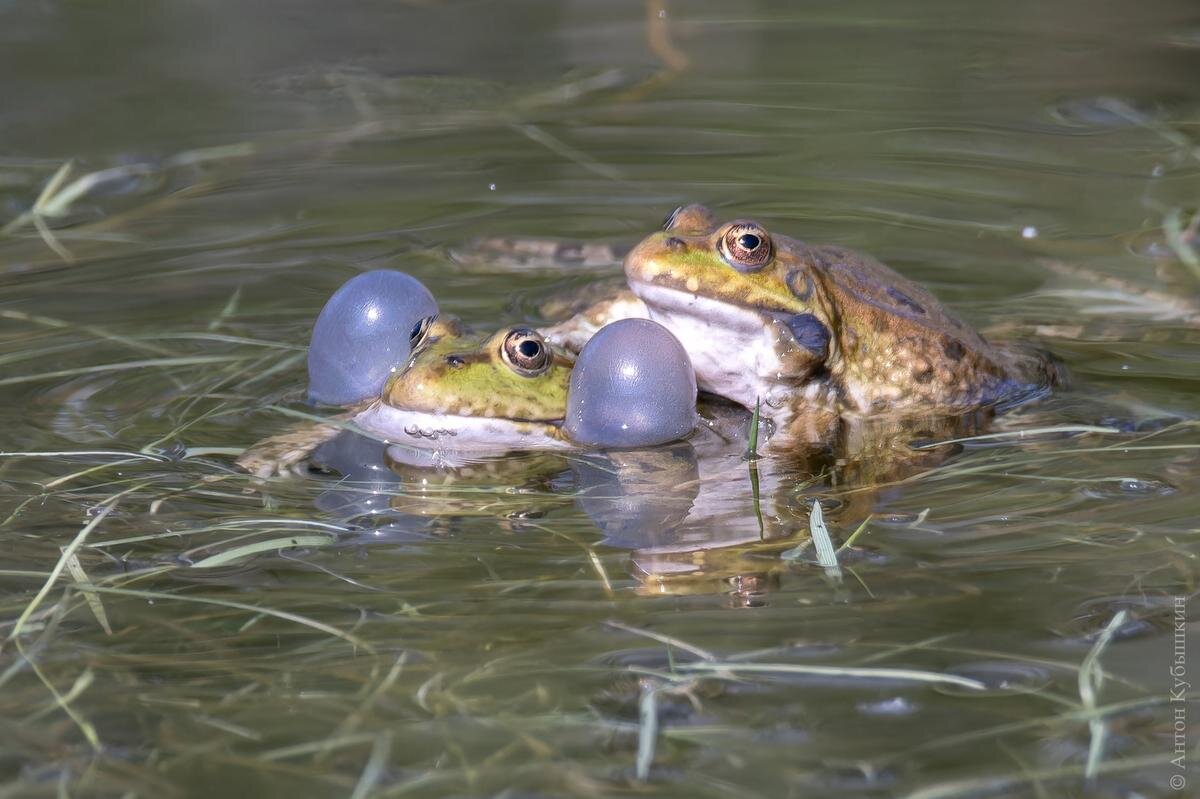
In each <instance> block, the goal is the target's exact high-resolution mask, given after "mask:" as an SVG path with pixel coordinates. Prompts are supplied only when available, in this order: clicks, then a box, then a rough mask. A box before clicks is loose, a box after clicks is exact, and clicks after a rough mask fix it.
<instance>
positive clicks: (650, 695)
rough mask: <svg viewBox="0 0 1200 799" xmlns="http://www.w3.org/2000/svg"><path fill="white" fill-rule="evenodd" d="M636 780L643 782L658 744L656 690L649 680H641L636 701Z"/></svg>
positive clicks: (648, 773)
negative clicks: (637, 722) (640, 688)
mask: <svg viewBox="0 0 1200 799" xmlns="http://www.w3.org/2000/svg"><path fill="white" fill-rule="evenodd" d="M638 721H639V722H640V723H639V724H638V751H637V767H636V773H637V778H638V780H639V781H640V782H645V781H646V779H647V778H648V777H649V776H650V766H651V765H652V764H653V763H654V750H655V747H656V746H657V744H658V689H657V688H656V687H655V686H654V684H653V683H652V682H651V681H650V680H649V679H643V680H642V696H641V699H639V700H638Z"/></svg>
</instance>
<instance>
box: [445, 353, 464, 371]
mask: <svg viewBox="0 0 1200 799" xmlns="http://www.w3.org/2000/svg"><path fill="white" fill-rule="evenodd" d="M446 363H447V364H448V365H450V366H451V367H453V368H455V369H458V368H460V367H462V365H463V364H465V363H466V361H464V360H463V359H462V358H460V357H458V356H457V355H447V356H446Z"/></svg>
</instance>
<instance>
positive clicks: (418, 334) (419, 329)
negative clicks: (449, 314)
mask: <svg viewBox="0 0 1200 799" xmlns="http://www.w3.org/2000/svg"><path fill="white" fill-rule="evenodd" d="M434 319H437V315H436V314H435V315H433V316H426V317H425V318H423V319H421V320H420V321H418V322H417V323H416V324H415V325H413V328H412V331H411V332H410V333H409V334H408V347H409V349H410V350H415V349H416V348H417V347H419V346H421V344H423V343H424V341H425V337H426V336H427V335H429V327H430V325H432V324H433V320H434Z"/></svg>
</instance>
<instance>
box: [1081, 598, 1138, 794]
mask: <svg viewBox="0 0 1200 799" xmlns="http://www.w3.org/2000/svg"><path fill="white" fill-rule="evenodd" d="M1128 615H1129V613H1128V611H1125V610H1122V611H1120V612H1118V613H1117V614H1116V615H1114V616H1113V617H1112V619H1111V620H1109V622H1108V624H1107V625H1106V626H1105V627H1104V629H1103V630H1101V631H1100V635H1099V636H1097V637H1096V643H1095V644H1094V645H1093V646H1092V648H1091V651H1089V652H1088V653H1087V656H1086V657H1084V659H1083V663H1082V664H1080V667H1079V699H1080V701H1081V702H1082V703H1083V707H1084V710H1086V711H1087V712H1088V714H1089V717H1088V732H1089V733H1090V734H1091V741H1090V743H1089V745H1088V758H1087V766H1086V768H1084V772H1083V773H1084V777H1086V778H1087V779H1089V780H1091V779H1094V778H1095V776H1096V775H1097V774H1098V773H1099V769H1100V764H1101V761H1102V759H1103V757H1104V745H1105V742H1106V740H1107V738H1108V725H1107V724H1106V723H1105V721H1104V716H1103V715H1102V714H1100V713H1098V712H1097V711H1096V697H1097V695H1098V694H1099V692H1100V689H1101V687H1103V685H1104V671H1103V670H1102V669H1101V668H1100V655H1101V654H1103V652H1104V650H1105V649H1106V648H1107V647H1108V645H1109V644H1110V643H1111V642H1112V639H1113V636H1115V635H1116V634H1117V630H1119V629H1121V625H1122V624H1124V623H1125V619H1126V617H1127V616H1128Z"/></svg>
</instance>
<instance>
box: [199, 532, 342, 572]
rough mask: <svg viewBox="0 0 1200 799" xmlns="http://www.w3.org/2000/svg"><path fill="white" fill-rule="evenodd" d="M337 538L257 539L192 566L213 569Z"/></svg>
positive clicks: (323, 543) (293, 537) (294, 537)
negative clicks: (257, 556)
mask: <svg viewBox="0 0 1200 799" xmlns="http://www.w3.org/2000/svg"><path fill="white" fill-rule="evenodd" d="M335 540H337V539H335V538H334V537H333V536H331V535H296V536H291V537H289V538H271V539H269V540H267V541H256V542H255V543H253V544H244V545H242V546H240V547H234V548H233V549H229V550H226V551H224V552H219V553H217V554H216V555H210V556H208V557H207V558H204V559H203V560H198V561H196V562H195V563H193V564H192V565H191V568H193V569H212V568H215V567H217V566H225V565H227V564H229V563H233V562H235V561H239V560H242V559H243V558H248V557H251V556H253V555H258V554H259V553H262V552H277V551H279V550H281V549H292V548H294V547H323V546H325V545H327V544H332V543H333V542H334V541H335Z"/></svg>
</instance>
